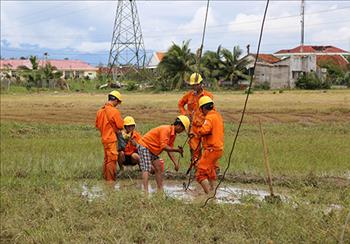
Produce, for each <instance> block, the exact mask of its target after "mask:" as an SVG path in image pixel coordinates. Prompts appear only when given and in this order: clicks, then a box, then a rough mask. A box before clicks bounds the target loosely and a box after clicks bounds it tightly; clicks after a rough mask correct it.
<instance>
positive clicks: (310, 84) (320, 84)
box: [295, 73, 331, 90]
mask: <svg viewBox="0 0 350 244" xmlns="http://www.w3.org/2000/svg"><path fill="white" fill-rule="evenodd" d="M295 86H296V87H297V88H300V89H306V90H316V89H330V88H331V84H330V83H329V82H328V81H322V80H321V79H319V78H318V77H317V76H316V74H315V73H307V74H303V75H302V76H300V77H299V79H298V80H297V81H296V82H295Z"/></svg>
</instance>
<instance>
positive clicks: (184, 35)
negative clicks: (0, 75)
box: [1, 0, 350, 65]
mask: <svg viewBox="0 0 350 244" xmlns="http://www.w3.org/2000/svg"><path fill="white" fill-rule="evenodd" d="M264 5H265V1H211V2H210V11H209V16H208V28H207V32H206V39H205V43H204V47H205V49H207V50H208V49H210V50H215V49H216V48H217V47H218V45H222V46H223V47H226V48H229V49H231V48H233V46H234V45H239V46H240V47H241V48H242V49H244V50H245V46H246V45H247V44H250V45H251V50H252V52H254V51H255V50H256V43H257V39H258V34H259V27H260V22H261V18H262V13H263V10H264ZM116 6H117V1H1V56H2V57H4V58H9V57H20V56H28V55H31V54H34V55H38V56H39V57H42V56H43V53H44V52H48V53H49V58H51V59H61V58H65V57H67V58H69V59H82V60H85V61H87V62H89V63H91V64H92V65H97V64H98V63H104V64H105V63H106V62H107V61H108V52H109V48H110V41H111V35H112V29H113V22H114V16H115V10H116ZM137 6H138V12H139V17H140V21H141V27H142V32H143V36H144V42H145V47H146V49H147V50H148V52H149V53H152V51H154V50H159V51H165V50H167V48H168V47H169V46H170V45H171V44H172V42H175V43H181V42H182V41H183V40H189V39H190V40H191V48H192V50H195V49H197V48H198V47H199V45H200V37H201V32H202V25H203V20H204V14H205V7H206V1H137ZM299 11H300V1H272V2H271V4H270V8H269V11H268V16H267V18H268V19H267V22H266V26H265V32H264V36H263V42H262V47H261V49H262V52H263V53H273V52H276V51H278V50H280V49H285V48H293V47H295V46H297V45H299V42H300V17H299V16H298V15H299ZM305 13H306V15H305V28H306V33H305V43H306V44H314V45H328V44H329V45H334V46H337V47H340V48H343V49H345V50H349V49H350V1H307V0H306V10H305Z"/></svg>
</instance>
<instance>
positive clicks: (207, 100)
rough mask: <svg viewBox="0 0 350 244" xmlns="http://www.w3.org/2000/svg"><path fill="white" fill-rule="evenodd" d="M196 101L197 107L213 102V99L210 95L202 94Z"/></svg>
mask: <svg viewBox="0 0 350 244" xmlns="http://www.w3.org/2000/svg"><path fill="white" fill-rule="evenodd" d="M198 103H199V107H202V106H203V105H205V104H208V103H214V102H213V99H211V98H210V97H208V96H203V97H201V98H200V99H199V101H198Z"/></svg>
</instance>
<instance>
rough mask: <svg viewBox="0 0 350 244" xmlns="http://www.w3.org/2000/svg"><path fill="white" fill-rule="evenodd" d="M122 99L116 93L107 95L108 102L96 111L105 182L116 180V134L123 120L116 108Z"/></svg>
mask: <svg viewBox="0 0 350 244" xmlns="http://www.w3.org/2000/svg"><path fill="white" fill-rule="evenodd" d="M121 102H122V98H121V94H120V93H119V92H118V91H112V92H110V93H109V94H108V102H107V103H106V104H105V105H104V106H103V107H102V108H100V109H99V110H98V111H97V114H96V125H95V126H96V128H97V129H98V130H99V131H100V132H101V141H102V144H103V148H104V162H103V178H104V179H105V180H106V181H107V182H110V183H111V182H114V181H115V180H116V163H117V158H118V152H117V144H118V141H117V135H116V134H117V133H119V131H120V130H122V129H123V119H122V118H121V116H120V112H119V111H118V109H117V108H116V107H117V106H118V105H119V104H121Z"/></svg>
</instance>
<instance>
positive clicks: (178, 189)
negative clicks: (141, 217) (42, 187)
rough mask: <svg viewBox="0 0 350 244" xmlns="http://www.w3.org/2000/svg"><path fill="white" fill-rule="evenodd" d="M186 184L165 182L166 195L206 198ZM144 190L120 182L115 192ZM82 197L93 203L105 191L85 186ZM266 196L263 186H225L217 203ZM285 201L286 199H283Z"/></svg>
mask: <svg viewBox="0 0 350 244" xmlns="http://www.w3.org/2000/svg"><path fill="white" fill-rule="evenodd" d="M185 184H186V183H184V182H182V181H165V182H164V193H165V195H167V196H168V197H170V198H174V199H178V200H182V201H184V202H185V203H191V202H196V201H200V200H203V199H205V198H206V195H205V194H204V193H203V190H202V189H201V188H200V186H199V185H197V183H195V182H194V183H192V184H191V185H190V187H188V189H187V190H185ZM130 189H135V190H142V182H141V181H139V180H133V181H128V180H120V181H118V182H117V183H116V184H115V185H114V190H115V191H123V190H130ZM156 191H157V189H156V186H155V185H154V184H153V182H152V183H151V184H150V185H149V192H150V195H152V194H154V193H155V192H156ZM81 196H82V197H86V198H87V199H88V200H89V201H93V200H94V199H96V198H100V197H103V196H104V190H103V188H102V187H101V186H90V187H89V186H88V185H87V184H83V185H82V186H81ZM266 196H269V192H267V191H266V190H265V189H264V188H263V186H261V188H257V187H247V186H240V185H228V184H227V185H223V186H221V187H219V189H218V190H217V193H216V198H215V201H216V202H217V203H228V204H241V203H242V199H245V198H249V199H255V200H258V201H262V200H264V198H265V197H266ZM282 199H284V200H285V197H282Z"/></svg>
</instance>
